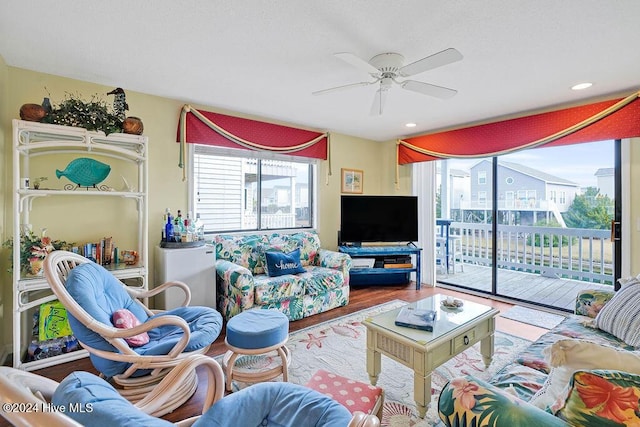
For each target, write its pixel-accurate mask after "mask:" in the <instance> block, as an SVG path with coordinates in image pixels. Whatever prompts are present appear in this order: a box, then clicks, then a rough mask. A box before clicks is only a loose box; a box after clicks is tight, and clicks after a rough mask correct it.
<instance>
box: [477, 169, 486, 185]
mask: <svg viewBox="0 0 640 427" xmlns="http://www.w3.org/2000/svg"><path fill="white" fill-rule="evenodd" d="M486 183H487V171H478V185H485V184H486Z"/></svg>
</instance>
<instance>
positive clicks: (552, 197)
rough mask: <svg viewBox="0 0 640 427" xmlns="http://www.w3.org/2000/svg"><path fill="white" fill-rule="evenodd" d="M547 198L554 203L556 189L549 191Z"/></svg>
mask: <svg viewBox="0 0 640 427" xmlns="http://www.w3.org/2000/svg"><path fill="white" fill-rule="evenodd" d="M549 200H551V201H552V202H554V203H555V202H556V201H557V196H556V190H551V191H549Z"/></svg>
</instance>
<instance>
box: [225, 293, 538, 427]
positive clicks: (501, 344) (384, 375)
mask: <svg viewBox="0 0 640 427" xmlns="http://www.w3.org/2000/svg"><path fill="white" fill-rule="evenodd" d="M405 304H407V303H406V302H403V301H400V300H395V301H391V302H388V303H386V304H382V305H379V306H375V307H372V308H370V309H366V310H362V311H359V312H356V313H353V314H350V315H346V316H343V317H340V318H337V319H333V320H331V321H327V322H323V323H319V324H318V325H315V326H311V327H308V328H305V329H302V330H300V331H296V332H293V333H291V334H290V336H289V342H288V344H287V347H288V348H289V350H290V351H291V359H292V360H291V366H290V367H289V381H290V382H292V383H296V384H305V383H306V382H307V381H309V379H310V378H311V375H312V374H314V373H315V372H316V371H317V370H318V369H324V370H327V371H330V372H334V373H336V374H339V375H342V376H345V377H349V378H353V379H354V380H358V381H363V382H366V383H368V382H369V376H368V374H367V371H366V335H367V334H366V329H365V327H364V325H363V324H362V321H363V320H364V319H365V318H366V317H369V316H373V315H375V314H378V313H381V312H384V311H388V310H392V309H394V308H397V307H400V306H402V305H405ZM529 344H530V342H529V341H527V340H524V339H521V338H517V337H514V336H511V335H507V334H504V333H500V332H497V333H496V336H495V354H494V357H493V360H492V363H491V365H490V366H489V368H485V366H484V362H483V361H482V355H481V354H480V344H479V343H478V344H476V345H475V346H473V347H471V348H469V349H468V350H467V351H465V352H464V353H461V354H460V355H458V356H456V357H454V358H453V359H451V360H449V361H448V362H447V363H445V364H444V365H442V366H440V367H439V368H438V369H437V370H436V371H435V372H434V373H433V374H432V401H431V402H432V403H431V405H430V407H429V410H428V412H427V416H426V417H425V418H424V419H422V418H419V417H418V415H417V411H416V407H415V402H414V401H413V371H412V370H411V369H409V368H407V367H405V366H404V365H401V364H400V363H398V362H395V361H394V360H392V359H390V358H388V357H386V356H382V372H381V374H380V377H379V379H378V384H377V385H378V386H380V387H382V388H383V389H384V391H385V401H384V408H383V415H382V420H381V421H382V425H383V426H392V427H405V426H406V427H410V426H415V427H424V426H431V425H434V424H435V423H436V422H437V420H438V416H437V409H436V408H437V399H438V395H439V393H440V390H441V389H442V387H443V386H444V384H446V382H447V381H448V380H449V379H451V378H453V377H455V376H457V375H465V374H471V375H474V376H476V377H477V378H480V379H485V380H486V379H489V378H490V377H491V376H492V375H493V374H494V373H495V372H497V371H498V370H499V369H501V368H502V367H504V366H505V365H507V364H508V363H509V362H511V361H512V360H513V359H514V358H515V357H516V355H517V354H518V353H519V352H521V351H522V350H523V349H525V348H526V347H527V346H528V345H529ZM217 360H218V361H219V362H222V360H221V356H219V357H218V358H217ZM278 362H279V357H277V355H276V354H275V353H274V354H273V355H267V356H245V357H240V358H238V362H237V364H238V368H242V369H265V368H268V367H269V366H271V365H274V364H276V363H278ZM245 386H246V384H234V387H236V388H238V389H240V388H243V387H245Z"/></svg>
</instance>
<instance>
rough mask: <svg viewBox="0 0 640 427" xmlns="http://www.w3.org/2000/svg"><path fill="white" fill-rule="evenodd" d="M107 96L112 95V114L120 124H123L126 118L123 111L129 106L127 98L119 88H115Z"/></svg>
mask: <svg viewBox="0 0 640 427" xmlns="http://www.w3.org/2000/svg"><path fill="white" fill-rule="evenodd" d="M107 95H113V96H114V97H113V113H114V114H115V115H116V116H117V117H118V119H120V121H121V122H124V119H125V117H126V114H125V111H126V110H128V109H129V105H128V104H127V96H126V95H125V93H124V90H123V89H122V88H121V87H118V88H115V89H114V90H112V91H111V92H108V93H107Z"/></svg>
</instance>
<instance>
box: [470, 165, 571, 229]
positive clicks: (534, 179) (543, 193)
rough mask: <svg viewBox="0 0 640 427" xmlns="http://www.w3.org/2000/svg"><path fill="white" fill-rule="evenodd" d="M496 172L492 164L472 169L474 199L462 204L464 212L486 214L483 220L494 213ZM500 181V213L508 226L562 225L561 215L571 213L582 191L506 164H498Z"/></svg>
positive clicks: (476, 166)
mask: <svg viewBox="0 0 640 427" xmlns="http://www.w3.org/2000/svg"><path fill="white" fill-rule="evenodd" d="M492 172H493V171H492V164H491V161H489V160H482V161H480V162H478V163H476V164H475V165H474V166H472V167H471V176H470V184H471V187H470V188H471V196H470V200H469V202H468V203H462V205H461V209H463V211H471V212H476V216H478V214H477V213H478V212H484V213H485V214H483V215H480V217H485V216H486V214H487V213H488V212H490V211H491V200H492V199H493V191H492V181H493V174H492ZM498 180H499V182H498V198H497V199H498V209H499V210H500V211H501V212H502V213H503V216H502V217H501V219H500V223H504V224H521V225H531V224H535V223H536V222H537V221H539V220H542V219H547V220H549V219H551V217H554V218H556V220H558V222H559V223H560V224H561V225H562V224H563V223H564V222H563V220H562V216H561V215H560V213H561V212H566V211H567V210H568V209H569V206H571V203H573V199H574V198H575V196H576V195H577V194H579V191H580V187H579V185H578V184H576V183H575V182H572V181H569V180H567V179H564V178H560V177H557V176H554V175H550V174H548V173H545V172H541V171H539V170H536V169H533V168H530V167H527V166H523V165H520V164H518V163H512V162H505V161H498ZM463 217H465V218H466V215H465V216H463Z"/></svg>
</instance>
